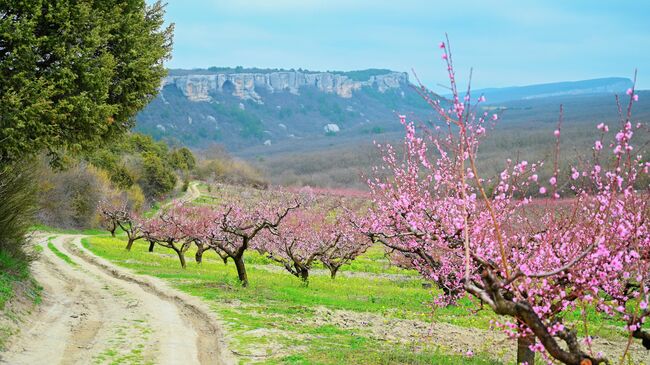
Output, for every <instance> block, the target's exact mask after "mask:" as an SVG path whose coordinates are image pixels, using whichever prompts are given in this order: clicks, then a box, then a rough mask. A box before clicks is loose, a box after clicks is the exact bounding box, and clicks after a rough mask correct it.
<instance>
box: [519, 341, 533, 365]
mask: <svg viewBox="0 0 650 365" xmlns="http://www.w3.org/2000/svg"><path fill="white" fill-rule="evenodd" d="M534 343H535V336H533V335H528V336H526V337H518V338H517V364H524V363H525V364H528V365H534V364H535V352H533V351H532V350H531V349H530V346H531V345H533V344H534Z"/></svg>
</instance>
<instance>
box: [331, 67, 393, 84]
mask: <svg viewBox="0 0 650 365" xmlns="http://www.w3.org/2000/svg"><path fill="white" fill-rule="evenodd" d="M391 72H393V71H391V70H386V69H380V68H369V69H367V70H358V71H347V72H335V73H338V74H341V75H343V76H347V77H349V78H351V79H352V80H355V81H368V80H370V78H371V77H372V76H379V75H385V74H388V73H391Z"/></svg>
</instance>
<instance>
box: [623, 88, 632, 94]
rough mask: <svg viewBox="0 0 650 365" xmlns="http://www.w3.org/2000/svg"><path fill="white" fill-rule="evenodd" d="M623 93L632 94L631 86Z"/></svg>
mask: <svg viewBox="0 0 650 365" xmlns="http://www.w3.org/2000/svg"><path fill="white" fill-rule="evenodd" d="M625 93H626V94H628V95H632V93H634V90H632V88H629V89H627V91H626V92H625Z"/></svg>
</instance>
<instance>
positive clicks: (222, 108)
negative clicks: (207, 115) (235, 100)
mask: <svg viewBox="0 0 650 365" xmlns="http://www.w3.org/2000/svg"><path fill="white" fill-rule="evenodd" d="M211 105H212V108H213V109H214V111H215V112H217V113H218V114H221V115H223V116H225V117H227V118H229V119H231V120H233V121H234V122H235V123H236V124H237V125H238V126H239V127H240V132H239V134H240V135H241V136H242V137H244V138H257V139H259V138H261V137H262V133H263V132H264V125H263V124H262V121H261V120H260V118H258V117H257V116H255V115H253V114H252V113H249V112H247V111H245V110H242V109H240V108H239V107H238V106H234V105H224V104H216V103H215V104H211Z"/></svg>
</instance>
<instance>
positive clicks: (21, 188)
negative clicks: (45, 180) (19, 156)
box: [0, 163, 36, 271]
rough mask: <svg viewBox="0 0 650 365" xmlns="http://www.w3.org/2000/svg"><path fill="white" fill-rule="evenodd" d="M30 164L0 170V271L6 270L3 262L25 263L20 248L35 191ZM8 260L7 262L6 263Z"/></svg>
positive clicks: (23, 241)
mask: <svg viewBox="0 0 650 365" xmlns="http://www.w3.org/2000/svg"><path fill="white" fill-rule="evenodd" d="M31 167H32V166H31V164H27V165H25V164H24V163H23V164H14V165H9V166H5V167H0V253H2V255H4V257H6V258H8V259H7V260H2V261H0V269H2V271H5V270H8V269H9V268H8V267H5V265H4V263H5V262H14V261H15V260H18V261H23V262H27V261H28V259H29V256H28V255H27V254H26V253H25V250H24V249H23V246H24V245H25V244H26V242H27V239H26V238H25V235H26V234H27V232H28V231H29V227H30V226H31V224H32V219H33V217H34V214H35V212H36V198H35V197H36V189H35V184H34V173H33V172H32V171H33V169H32V168H31ZM9 258H11V259H9Z"/></svg>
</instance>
